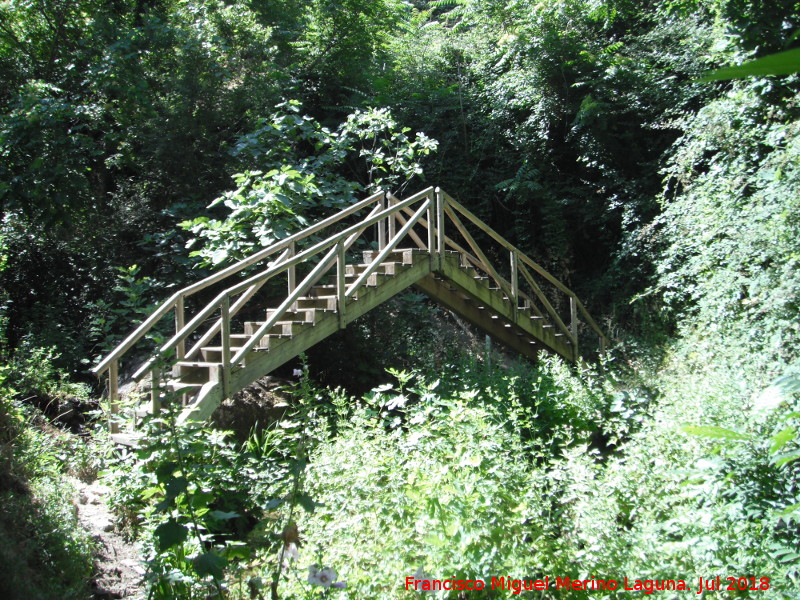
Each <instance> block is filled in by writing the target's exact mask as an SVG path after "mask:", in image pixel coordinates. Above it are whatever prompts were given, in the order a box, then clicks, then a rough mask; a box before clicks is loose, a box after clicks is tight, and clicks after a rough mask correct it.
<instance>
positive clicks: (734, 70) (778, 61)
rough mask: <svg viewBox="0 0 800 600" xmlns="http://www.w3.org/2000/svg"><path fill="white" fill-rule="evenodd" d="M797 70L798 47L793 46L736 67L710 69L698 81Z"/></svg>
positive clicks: (786, 73)
mask: <svg viewBox="0 0 800 600" xmlns="http://www.w3.org/2000/svg"><path fill="white" fill-rule="evenodd" d="M798 72H800V48H795V49H793V50H787V51H785V52H778V53H776V54H770V55H769V56H764V57H763V58H758V59H756V60H751V61H748V62H746V63H744V64H741V65H739V66H737V67H723V68H722V69H717V70H715V71H711V72H709V73H707V74H706V75H705V76H703V77H702V78H701V79H700V81H718V80H725V79H739V78H742V77H765V76H768V75H790V74H791V73H798Z"/></svg>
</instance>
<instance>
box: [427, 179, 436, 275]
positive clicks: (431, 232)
mask: <svg viewBox="0 0 800 600" xmlns="http://www.w3.org/2000/svg"><path fill="white" fill-rule="evenodd" d="M435 202H436V195H435V194H434V193H433V192H430V193H428V210H427V211H426V214H425V218H426V219H428V254H429V255H430V258H431V269H432V270H434V271H436V270H438V269H439V260H438V258H437V256H438V253H437V251H436V250H437V248H436V229H435V223H434V214H435V212H434V209H435V206H434V204H435Z"/></svg>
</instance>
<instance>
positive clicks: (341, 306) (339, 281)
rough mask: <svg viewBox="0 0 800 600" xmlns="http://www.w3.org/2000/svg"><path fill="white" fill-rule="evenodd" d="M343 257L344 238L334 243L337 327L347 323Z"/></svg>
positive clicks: (340, 327) (342, 327) (341, 327)
mask: <svg viewBox="0 0 800 600" xmlns="http://www.w3.org/2000/svg"><path fill="white" fill-rule="evenodd" d="M392 237H394V234H392ZM344 259H345V256H344V240H339V242H338V243H337V244H336V311H337V313H338V315H339V329H344V328H345V326H346V325H347V317H346V315H345V307H346V303H347V298H345V296H344V291H345V290H344V282H345V262H344Z"/></svg>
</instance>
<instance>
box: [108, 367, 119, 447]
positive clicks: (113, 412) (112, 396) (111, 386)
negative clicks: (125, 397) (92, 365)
mask: <svg viewBox="0 0 800 600" xmlns="http://www.w3.org/2000/svg"><path fill="white" fill-rule="evenodd" d="M118 371H119V364H118V363H117V361H116V359H115V360H112V361H111V364H109V365H108V430H109V432H111V433H119V423H118V422H117V416H118V415H119V372H118Z"/></svg>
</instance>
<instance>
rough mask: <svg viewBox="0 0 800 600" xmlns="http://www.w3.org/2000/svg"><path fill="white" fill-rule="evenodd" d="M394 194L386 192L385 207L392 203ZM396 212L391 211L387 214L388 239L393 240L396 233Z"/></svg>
mask: <svg viewBox="0 0 800 600" xmlns="http://www.w3.org/2000/svg"><path fill="white" fill-rule="evenodd" d="M394 200H395V198H394V196H393V195H392V194H388V195H387V197H386V205H387V208H389V207H391V206H393V205H394ZM396 215H397V213H394V212H393V213H392V214H390V215H389V239H390V240H393V239H394V236H395V235H396V234H397V216H396Z"/></svg>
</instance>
